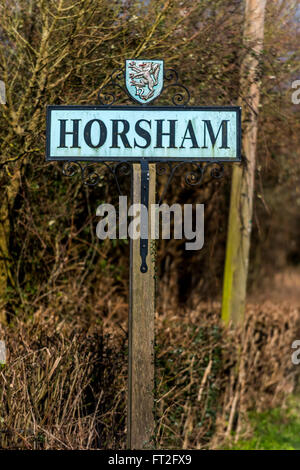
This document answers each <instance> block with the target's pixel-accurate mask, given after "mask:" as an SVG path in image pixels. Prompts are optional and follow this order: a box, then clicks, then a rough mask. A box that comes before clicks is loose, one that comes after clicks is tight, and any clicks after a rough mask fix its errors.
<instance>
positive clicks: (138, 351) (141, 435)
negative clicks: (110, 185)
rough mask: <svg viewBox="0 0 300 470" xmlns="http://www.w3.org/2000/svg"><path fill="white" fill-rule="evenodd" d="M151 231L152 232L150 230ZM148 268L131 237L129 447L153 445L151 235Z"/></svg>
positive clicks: (135, 192) (135, 186) (136, 168)
mask: <svg viewBox="0 0 300 470" xmlns="http://www.w3.org/2000/svg"><path fill="white" fill-rule="evenodd" d="M149 174H150V179H149V211H148V213H149V216H148V220H149V231H150V229H151V223H150V222H151V221H150V216H151V211H150V207H151V206H150V205H151V204H155V181H156V173H155V164H149ZM140 202H141V167H140V164H139V163H136V164H133V174H132V191H131V203H132V204H133V203H140ZM149 233H150V232H149ZM148 243H149V247H148V250H149V251H148V256H147V265H148V271H147V272H146V273H141V271H140V266H141V256H140V239H138V240H132V239H131V240H130V287H129V288H130V307H129V325H128V327H129V364H128V365H129V373H128V375H129V378H128V417H127V447H128V448H129V449H151V448H153V434H154V416H153V407H154V395H153V391H154V390H153V389H154V312H155V270H154V268H155V262H154V257H153V253H152V251H153V250H152V249H151V238H150V235H149V239H148Z"/></svg>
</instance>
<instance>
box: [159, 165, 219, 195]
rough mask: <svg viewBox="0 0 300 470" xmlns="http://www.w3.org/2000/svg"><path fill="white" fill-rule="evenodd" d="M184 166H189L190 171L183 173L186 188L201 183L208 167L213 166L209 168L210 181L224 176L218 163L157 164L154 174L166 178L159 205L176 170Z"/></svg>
mask: <svg viewBox="0 0 300 470" xmlns="http://www.w3.org/2000/svg"><path fill="white" fill-rule="evenodd" d="M186 165H190V166H191V169H190V170H189V171H187V172H186V173H185V175H184V180H185V183H186V184H187V185H188V186H192V187H193V186H199V185H200V184H201V183H202V182H203V178H204V176H205V173H207V170H208V168H209V167H210V166H213V168H211V171H210V176H211V179H219V178H222V176H223V174H224V166H223V164H222V163H220V162H208V163H205V164H203V163H201V162H180V163H177V164H172V163H171V162H165V163H164V162H159V163H157V165H156V174H157V175H158V176H162V175H166V176H167V178H168V179H167V183H166V185H165V187H164V189H163V191H162V194H161V196H160V198H159V204H161V202H162V200H163V199H164V197H165V195H166V193H167V191H168V188H169V186H170V184H171V182H172V179H173V177H174V176H175V174H176V172H177V170H178V169H179V168H180V167H183V166H186Z"/></svg>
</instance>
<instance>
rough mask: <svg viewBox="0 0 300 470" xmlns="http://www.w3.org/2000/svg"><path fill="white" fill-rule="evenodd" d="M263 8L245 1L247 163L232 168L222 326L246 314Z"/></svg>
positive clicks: (254, 0)
mask: <svg viewBox="0 0 300 470" xmlns="http://www.w3.org/2000/svg"><path fill="white" fill-rule="evenodd" d="M265 6H266V0H246V10H245V29H244V44H245V48H247V49H248V48H249V52H248V53H247V54H246V56H245V59H244V62H243V64H242V68H241V81H240V95H241V104H242V105H243V154H244V155H245V157H246V162H245V163H246V164H245V165H241V166H237V165H235V166H234V168H233V176H232V186H231V198H230V212H229V221H228V236H227V246H226V260H225V272H224V287H223V303H222V319H223V321H224V322H225V324H228V323H230V322H232V323H233V324H234V325H237V324H239V323H242V321H243V318H244V311H245V300H246V287H247V276H248V264H249V250H250V236H251V225H252V208H253V191H254V176H255V156H256V142H257V118H258V109H259V107H258V106H259V90H260V83H259V81H258V80H257V76H258V65H259V55H260V54H261V51H262V47H263V37H264V16H265ZM253 52H254V54H253Z"/></svg>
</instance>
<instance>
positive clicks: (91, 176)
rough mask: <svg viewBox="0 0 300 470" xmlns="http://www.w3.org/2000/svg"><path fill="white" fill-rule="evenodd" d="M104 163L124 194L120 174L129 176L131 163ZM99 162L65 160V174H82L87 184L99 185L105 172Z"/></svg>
mask: <svg viewBox="0 0 300 470" xmlns="http://www.w3.org/2000/svg"><path fill="white" fill-rule="evenodd" d="M102 163H103V165H104V166H105V167H106V168H107V169H108V170H109V173H110V174H111V176H112V177H113V178H114V181H115V183H116V186H117V189H118V192H119V195H120V196H122V195H123V193H122V190H121V186H120V182H119V179H118V178H119V176H122V175H123V176H127V175H129V174H131V165H130V164H129V163H127V162H116V163H111V164H109V163H106V162H102ZM98 170H99V166H97V163H95V162H93V163H86V164H84V163H82V162H81V163H79V162H65V163H64V165H63V174H64V175H65V176H68V177H72V176H74V175H75V174H78V173H79V174H80V176H81V180H82V182H83V184H84V185H85V186H97V185H98V184H99V183H100V181H101V179H102V178H103V174H102V173H100V172H99V171H98Z"/></svg>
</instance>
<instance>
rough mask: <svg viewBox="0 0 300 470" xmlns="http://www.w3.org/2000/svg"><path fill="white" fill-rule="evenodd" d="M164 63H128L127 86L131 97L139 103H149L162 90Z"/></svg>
mask: <svg viewBox="0 0 300 470" xmlns="http://www.w3.org/2000/svg"><path fill="white" fill-rule="evenodd" d="M162 79H163V62H162V61H142V60H131V61H126V85H127V89H128V91H129V93H130V95H131V96H132V97H133V98H134V99H135V100H136V101H138V102H140V103H143V102H146V101H147V102H149V101H152V100H153V99H154V98H156V97H157V96H158V95H159V94H160V92H161V90H162Z"/></svg>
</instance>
